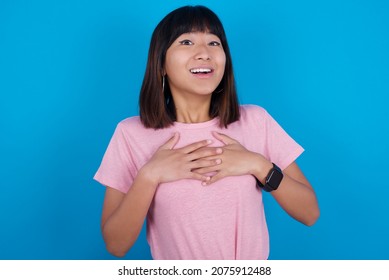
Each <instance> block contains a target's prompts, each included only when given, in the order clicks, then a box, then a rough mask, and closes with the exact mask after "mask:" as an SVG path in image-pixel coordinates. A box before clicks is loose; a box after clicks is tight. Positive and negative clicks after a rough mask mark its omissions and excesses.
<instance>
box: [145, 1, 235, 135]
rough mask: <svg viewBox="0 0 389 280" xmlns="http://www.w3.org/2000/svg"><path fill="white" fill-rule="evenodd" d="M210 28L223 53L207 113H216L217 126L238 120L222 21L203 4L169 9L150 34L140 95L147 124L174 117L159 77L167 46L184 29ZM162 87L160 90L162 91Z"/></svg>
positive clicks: (162, 122) (157, 124) (165, 124)
mask: <svg viewBox="0 0 389 280" xmlns="http://www.w3.org/2000/svg"><path fill="white" fill-rule="evenodd" d="M188 32H209V33H212V34H214V35H216V36H217V37H218V38H219V39H220V41H221V44H222V46H223V49H224V52H225V55H226V65H225V71H224V75H223V78H222V80H221V82H220V84H219V85H218V86H217V88H216V89H215V91H214V93H213V94H212V97H211V106H210V111H209V115H210V117H212V118H215V117H219V120H220V124H219V125H220V127H227V126H228V125H229V124H230V123H232V122H235V121H237V120H239V117H240V114H239V103H238V97H237V94H236V87H235V79H234V73H233V69H232V59H231V54H230V49H229V47H228V43H227V37H226V34H225V32H224V28H223V25H222V23H221V21H220V19H219V18H218V17H217V15H216V14H215V13H214V12H212V11H211V10H210V9H208V8H206V7H204V6H185V7H181V8H178V9H176V10H174V11H172V12H171V13H169V14H168V15H167V16H166V17H165V18H163V19H162V21H161V22H160V23H159V24H158V25H157V27H156V28H155V30H154V32H153V35H152V36H151V42H150V49H149V54H148V60H147V66H146V73H145V76H144V79H143V83H142V88H141V91H140V96H139V107H140V119H141V121H142V123H143V125H144V126H145V127H147V128H154V129H158V128H166V127H169V126H170V125H172V124H173V122H174V121H176V110H175V106H174V100H173V98H172V95H171V92H170V88H169V86H168V83H167V79H166V85H165V87H164V89H163V86H162V83H163V81H162V79H163V78H162V77H163V74H164V65H165V57H166V52H167V49H168V48H169V47H170V46H171V44H172V43H173V42H174V41H175V40H176V39H177V38H178V37H179V36H180V35H181V34H183V33H188ZM162 90H163V92H162Z"/></svg>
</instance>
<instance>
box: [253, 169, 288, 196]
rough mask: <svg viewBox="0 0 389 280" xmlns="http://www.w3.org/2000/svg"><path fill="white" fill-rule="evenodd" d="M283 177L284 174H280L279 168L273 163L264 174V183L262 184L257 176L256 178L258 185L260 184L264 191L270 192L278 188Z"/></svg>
mask: <svg viewBox="0 0 389 280" xmlns="http://www.w3.org/2000/svg"><path fill="white" fill-rule="evenodd" d="M283 177H284V174H282V171H281V169H280V168H279V167H278V166H277V165H275V164H274V163H273V168H272V169H271V170H270V171H269V174H267V176H266V182H265V185H263V184H262V183H261V182H260V181H259V180H258V179H257V178H256V180H257V184H258V186H260V187H261V188H262V189H263V190H264V191H267V192H272V191H275V190H276V189H278V187H279V185H280V184H281V181H282V178H283Z"/></svg>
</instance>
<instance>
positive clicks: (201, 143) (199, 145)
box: [181, 139, 212, 154]
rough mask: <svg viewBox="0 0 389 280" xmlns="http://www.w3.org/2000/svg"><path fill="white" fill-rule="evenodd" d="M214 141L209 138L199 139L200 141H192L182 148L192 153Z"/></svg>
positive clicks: (187, 152) (185, 151) (186, 152)
mask: <svg viewBox="0 0 389 280" xmlns="http://www.w3.org/2000/svg"><path fill="white" fill-rule="evenodd" d="M211 143H212V140H210V139H208V140H202V141H198V142H195V143H192V144H189V145H187V146H185V147H182V148H181V150H182V151H183V152H184V153H185V154H190V153H192V152H194V151H196V150H198V149H200V148H202V147H205V146H208V145H209V144H211Z"/></svg>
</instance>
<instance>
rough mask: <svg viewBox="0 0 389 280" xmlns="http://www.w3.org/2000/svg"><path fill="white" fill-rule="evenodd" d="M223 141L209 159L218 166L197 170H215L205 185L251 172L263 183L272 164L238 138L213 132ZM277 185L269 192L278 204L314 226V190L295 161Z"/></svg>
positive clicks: (206, 171)
mask: <svg viewBox="0 0 389 280" xmlns="http://www.w3.org/2000/svg"><path fill="white" fill-rule="evenodd" d="M214 136H215V138H217V139H218V140H220V141H222V142H223V143H224V144H225V146H223V147H222V153H221V154H219V155H217V156H212V157H210V159H214V160H217V159H218V160H220V161H221V163H220V164H219V165H217V166H212V167H206V168H201V169H198V170H196V172H198V173H200V174H206V173H208V172H217V173H216V175H214V176H213V177H212V178H211V180H209V181H208V182H207V184H212V183H214V182H216V181H217V180H219V179H221V178H224V177H226V176H237V175H253V176H255V177H256V178H257V179H258V180H259V181H261V183H262V184H265V178H266V176H267V174H268V173H269V171H270V170H271V168H272V167H273V164H272V163H271V162H270V161H268V160H267V159H266V158H265V157H264V156H262V155H261V154H258V153H254V152H251V151H248V150H247V149H246V148H245V147H243V146H242V145H241V144H240V143H239V142H238V141H236V140H234V139H232V138H230V137H228V136H227V135H224V134H220V133H214ZM283 174H284V177H283V179H282V181H281V184H280V186H279V187H278V189H277V190H276V191H272V192H271V194H272V195H273V197H274V198H275V199H276V200H277V202H278V203H279V204H280V205H281V207H282V208H283V209H284V210H285V211H286V212H287V213H288V214H289V215H291V216H292V217H293V218H295V219H296V220H298V221H300V222H302V223H303V224H305V225H313V224H314V223H315V222H316V220H317V219H318V217H319V215H320V211H319V206H318V202H317V199H316V195H315V192H314V190H313V188H312V187H311V185H310V183H309V182H308V180H307V179H306V178H305V176H304V174H303V173H302V172H301V170H300V168H299V167H298V166H297V164H296V163H295V162H293V163H292V164H290V165H289V166H288V167H287V168H286V169H285V170H284V171H283Z"/></svg>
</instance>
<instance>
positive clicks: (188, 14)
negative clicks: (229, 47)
mask: <svg viewBox="0 0 389 280" xmlns="http://www.w3.org/2000/svg"><path fill="white" fill-rule="evenodd" d="M163 21H165V23H166V25H165V26H166V27H168V28H166V30H165V35H166V36H167V37H168V38H169V40H168V47H169V46H170V45H171V44H172V43H173V42H174V40H176V39H177V38H178V37H179V36H180V35H182V34H184V33H189V32H209V33H211V34H214V35H216V36H217V37H219V39H220V40H221V41H222V44H223V43H225V41H226V36H225V33H224V29H223V25H222V23H221V21H220V20H219V18H218V17H217V15H216V14H215V13H214V12H212V11H211V10H210V9H208V8H207V7H204V6H185V7H182V8H178V9H177V10H175V11H173V12H172V13H170V14H168V15H167V16H166V17H165V19H164V20H163Z"/></svg>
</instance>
